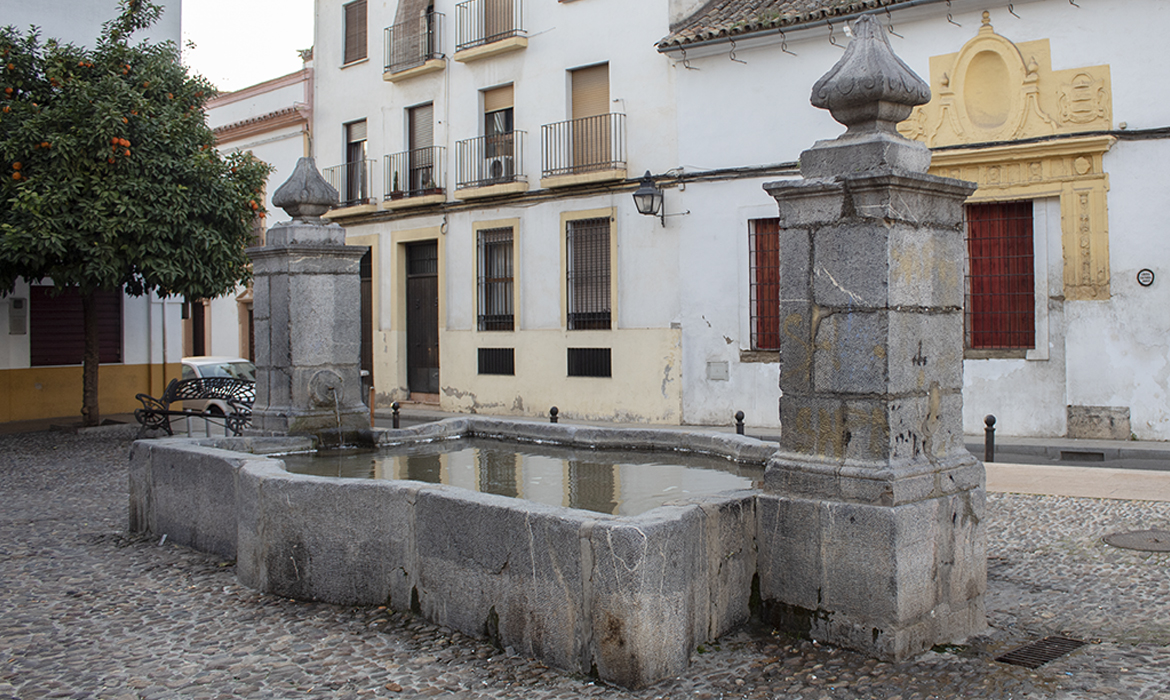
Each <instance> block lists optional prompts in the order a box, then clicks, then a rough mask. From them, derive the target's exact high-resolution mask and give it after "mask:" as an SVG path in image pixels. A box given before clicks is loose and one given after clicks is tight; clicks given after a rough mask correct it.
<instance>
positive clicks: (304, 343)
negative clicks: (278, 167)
mask: <svg viewBox="0 0 1170 700" xmlns="http://www.w3.org/2000/svg"><path fill="white" fill-rule="evenodd" d="M273 203H274V204H276V205H277V206H280V207H284V209H285V210H286V211H287V212H288V213H289V214H290V215H291V216H293V217H294V218H293V220H292V221H288V222H285V223H282V224H277V225H276V226H273V227H272V228H270V229H269V230H268V231H267V233H266V236H265V244H264V245H263V246H261V247H257V248H249V249H248V255H249V257H250V258H251V259H252V266H253V272H254V275H255V278H254V283H253V299H254V303H253V323H254V324H255V338H256V402H255V404H254V405H253V412H252V428H251V429H252V430H253V431H255V432H258V433H261V434H283V433H301V434H309V433H321V432H322V431H325V430H334V431H337V432H338V433H339V434H343V433H344V432H345V431H352V430H357V429H360V428H362V427H365V426H368V425H369V418H368V409H367V408H366V406H365V405H364V404H363V400H364V397H363V396H361V393H362V392H361V318H360V312H361V298H360V297H361V281H360V279H359V277H358V273H359V265H360V261H361V257H362V255H364V254H365V252H366V249H365V248H364V247H357V246H347V245H345V229H344V228H342V227H341V226H338V225H337V224H334V223H331V222H329V221H326V220H324V219H322V218H320V215H321V214H323V213H324V212H326V211H328V210H329V208H330V206H332V205H333V204H336V203H337V191H336V190H334V189H333V187H332V186H330V185H329V183H327V182H325V180H324V178H322V177H321V174H320V173H319V172H317V169H316V167H315V166H314V164H313V159H312V158H301V159H300V160H299V161H297V166H296V169H295V170H294V171H293V173H292V175H291V176H290V177H289V179H288V181H287V182H285V183H284V184H283V185H281V186H280V188H279V189H277V191H276V194H275V195H274V196H273Z"/></svg>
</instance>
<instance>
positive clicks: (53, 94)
mask: <svg viewBox="0 0 1170 700" xmlns="http://www.w3.org/2000/svg"><path fill="white" fill-rule="evenodd" d="M160 14H161V9H160V8H159V7H158V6H157V5H154V4H152V3H150V2H149V0H122V2H121V7H120V15H119V16H118V17H117V18H115V19H113V20H111V21H109V22H107V23H106V24H105V25H103V27H102V32H101V36H100V37H99V38H98V39H97V42H96V47H95V48H93V49H86V48H83V47H77V46H73V45H70V44H62V43H60V42H57V41H54V40H52V39H49V40H47V41H45V42H44V43H42V42H41V40H40V37H39V35H38V32H37V31H36V30H35V29H30V30H29V31H28V32H27V33H21V32H19V31H17V30H15V29H14V28H12V27H8V28H5V29H2V30H0V293H3V292H11V291H12V290H13V288H14V286H15V284H16V282H17V280H18V279H20V278H23V279H25V280H40V279H45V278H49V279H51V280H52V282H53V285H54V286H55V287H56V288H58V289H64V288H70V287H72V288H76V289H77V291H78V292H79V293H80V295H81V298H82V309H83V315H84V319H85V320H84V323H85V353H84V357H85V359H84V364H83V367H84V369H83V380H82V384H83V388H82V409H81V413H82V416H83V419H84V422H85V423H86V424H87V425H95V424H97V422H98V419H99V415H98V402H97V388H98V384H97V379H98V363H99V354H98V349H99V345H98V332H97V328H98V326H97V315H96V313H95V311H96V309H95V305H94V303H93V295H94V293H95V292H96V291H119V290H120V291H125V292H126V293H129V294H131V295H135V296H138V295H142V294H146V293H149V292H154V293H156V294H158V295H160V296H170V295H177V296H186V297H189V298H211V297H215V296H218V295H221V294H224V293H226V292H228V291H230V290H231V289H232V288H234V287H235V285H237V284H239V283H242V282H244V281H246V280H247V279H248V276H249V274H250V268H249V265H248V259H247V256H246V255H245V254H244V248H245V247H246V246H248V245H249V244H250V243H251V241H252V222H253V218H254V217H255V216H256V215H257V214H258V213H260V206H261V201H260V198H259V192H260V190H261V187H262V186H263V183H264V179H265V177H266V176H267V175H268V173H269V172H270V168H269V166H268V165H267V164H265V163H262V162H260V161H258V160H255V159H253V158H252V157H251V156H250V155H247V154H233V155H228V156H223V155H221V154H219V153H218V152H217V151H216V150H215V148H214V136H213V134H212V132H211V130H210V129H209V128H208V126H207V124H206V116H205V113H204V110H203V106H204V104H205V102H206V101H207V99H208V98H209V97H210V96H211V95H212V94H213V90H214V88H213V87H212V86H211V84H210V83H208V82H207V81H206V80H205V79H203V78H201V77H198V76H191V75H188V73H187V71H186V69H185V68H184V67H183V66H182V65H181V64H180V63H179V52H178V48H177V47H176V46H175V45H174V43H173V42H169V41H167V42H161V43H150V42H147V41H143V42H141V43H137V44H131V43H130V37H131V35H133V34H134V33H135V32H136V31H138V30H141V29H144V28H146V27H148V26H150V25H151V24H153V23H154V22H155V21H156V20H157V19H158V17H159V16H160Z"/></svg>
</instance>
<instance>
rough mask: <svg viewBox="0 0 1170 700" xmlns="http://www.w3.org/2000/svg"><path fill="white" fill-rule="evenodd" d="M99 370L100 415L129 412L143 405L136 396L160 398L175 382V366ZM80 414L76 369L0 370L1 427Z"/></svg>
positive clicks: (78, 370)
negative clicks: (13, 423) (12, 423)
mask: <svg viewBox="0 0 1170 700" xmlns="http://www.w3.org/2000/svg"><path fill="white" fill-rule="evenodd" d="M163 369H164V368H163V366H162V365H102V366H101V368H100V369H99V370H98V408H99V410H100V411H101V414H102V415H110V414H114V413H130V412H133V411H134V409H135V408H139V407H141V406H142V404H141V403H139V402H138V400H137V399H135V398H134V395H135V394H138V393H140V392H141V393H147V394H150V395H151V396H158V395H160V394H162V392H163V389H164V388H166V384H167V382H169V381H170V380H171V379H177V378H178V377H179V363H177V362H175V363H170V364H168V365H167V366H166V372H165V376H164V372H163ZM80 415H81V366H80V365H76V366H68V367H30V368H27V369H7V370H0V423H7V422H10V421H20V420H36V419H40V418H64V417H78V416H80Z"/></svg>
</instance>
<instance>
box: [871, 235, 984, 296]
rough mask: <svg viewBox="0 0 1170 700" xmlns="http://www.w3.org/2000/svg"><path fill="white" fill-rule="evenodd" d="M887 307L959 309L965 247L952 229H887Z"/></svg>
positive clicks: (965, 255) (963, 288)
mask: <svg viewBox="0 0 1170 700" xmlns="http://www.w3.org/2000/svg"><path fill="white" fill-rule="evenodd" d="M889 236H890V251H889V263H890V271H889V304H890V306H893V307H899V306H911V307H930V308H936V309H955V310H959V311H961V310H962V308H963V301H964V300H963V297H964V293H965V290H966V282H965V275H966V261H967V243H966V240H965V239H964V237H963V233H962V232H961V231H959V230H957V229H956V228H954V227H952V228H949V229H947V228H939V227H933V226H911V225H906V224H898V225H893V226H890V227H889Z"/></svg>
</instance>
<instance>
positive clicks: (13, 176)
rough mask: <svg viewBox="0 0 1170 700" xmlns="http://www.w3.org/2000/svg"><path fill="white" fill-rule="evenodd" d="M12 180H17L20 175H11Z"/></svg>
mask: <svg viewBox="0 0 1170 700" xmlns="http://www.w3.org/2000/svg"><path fill="white" fill-rule="evenodd" d="M12 179H13V180H19V179H20V173H12Z"/></svg>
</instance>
